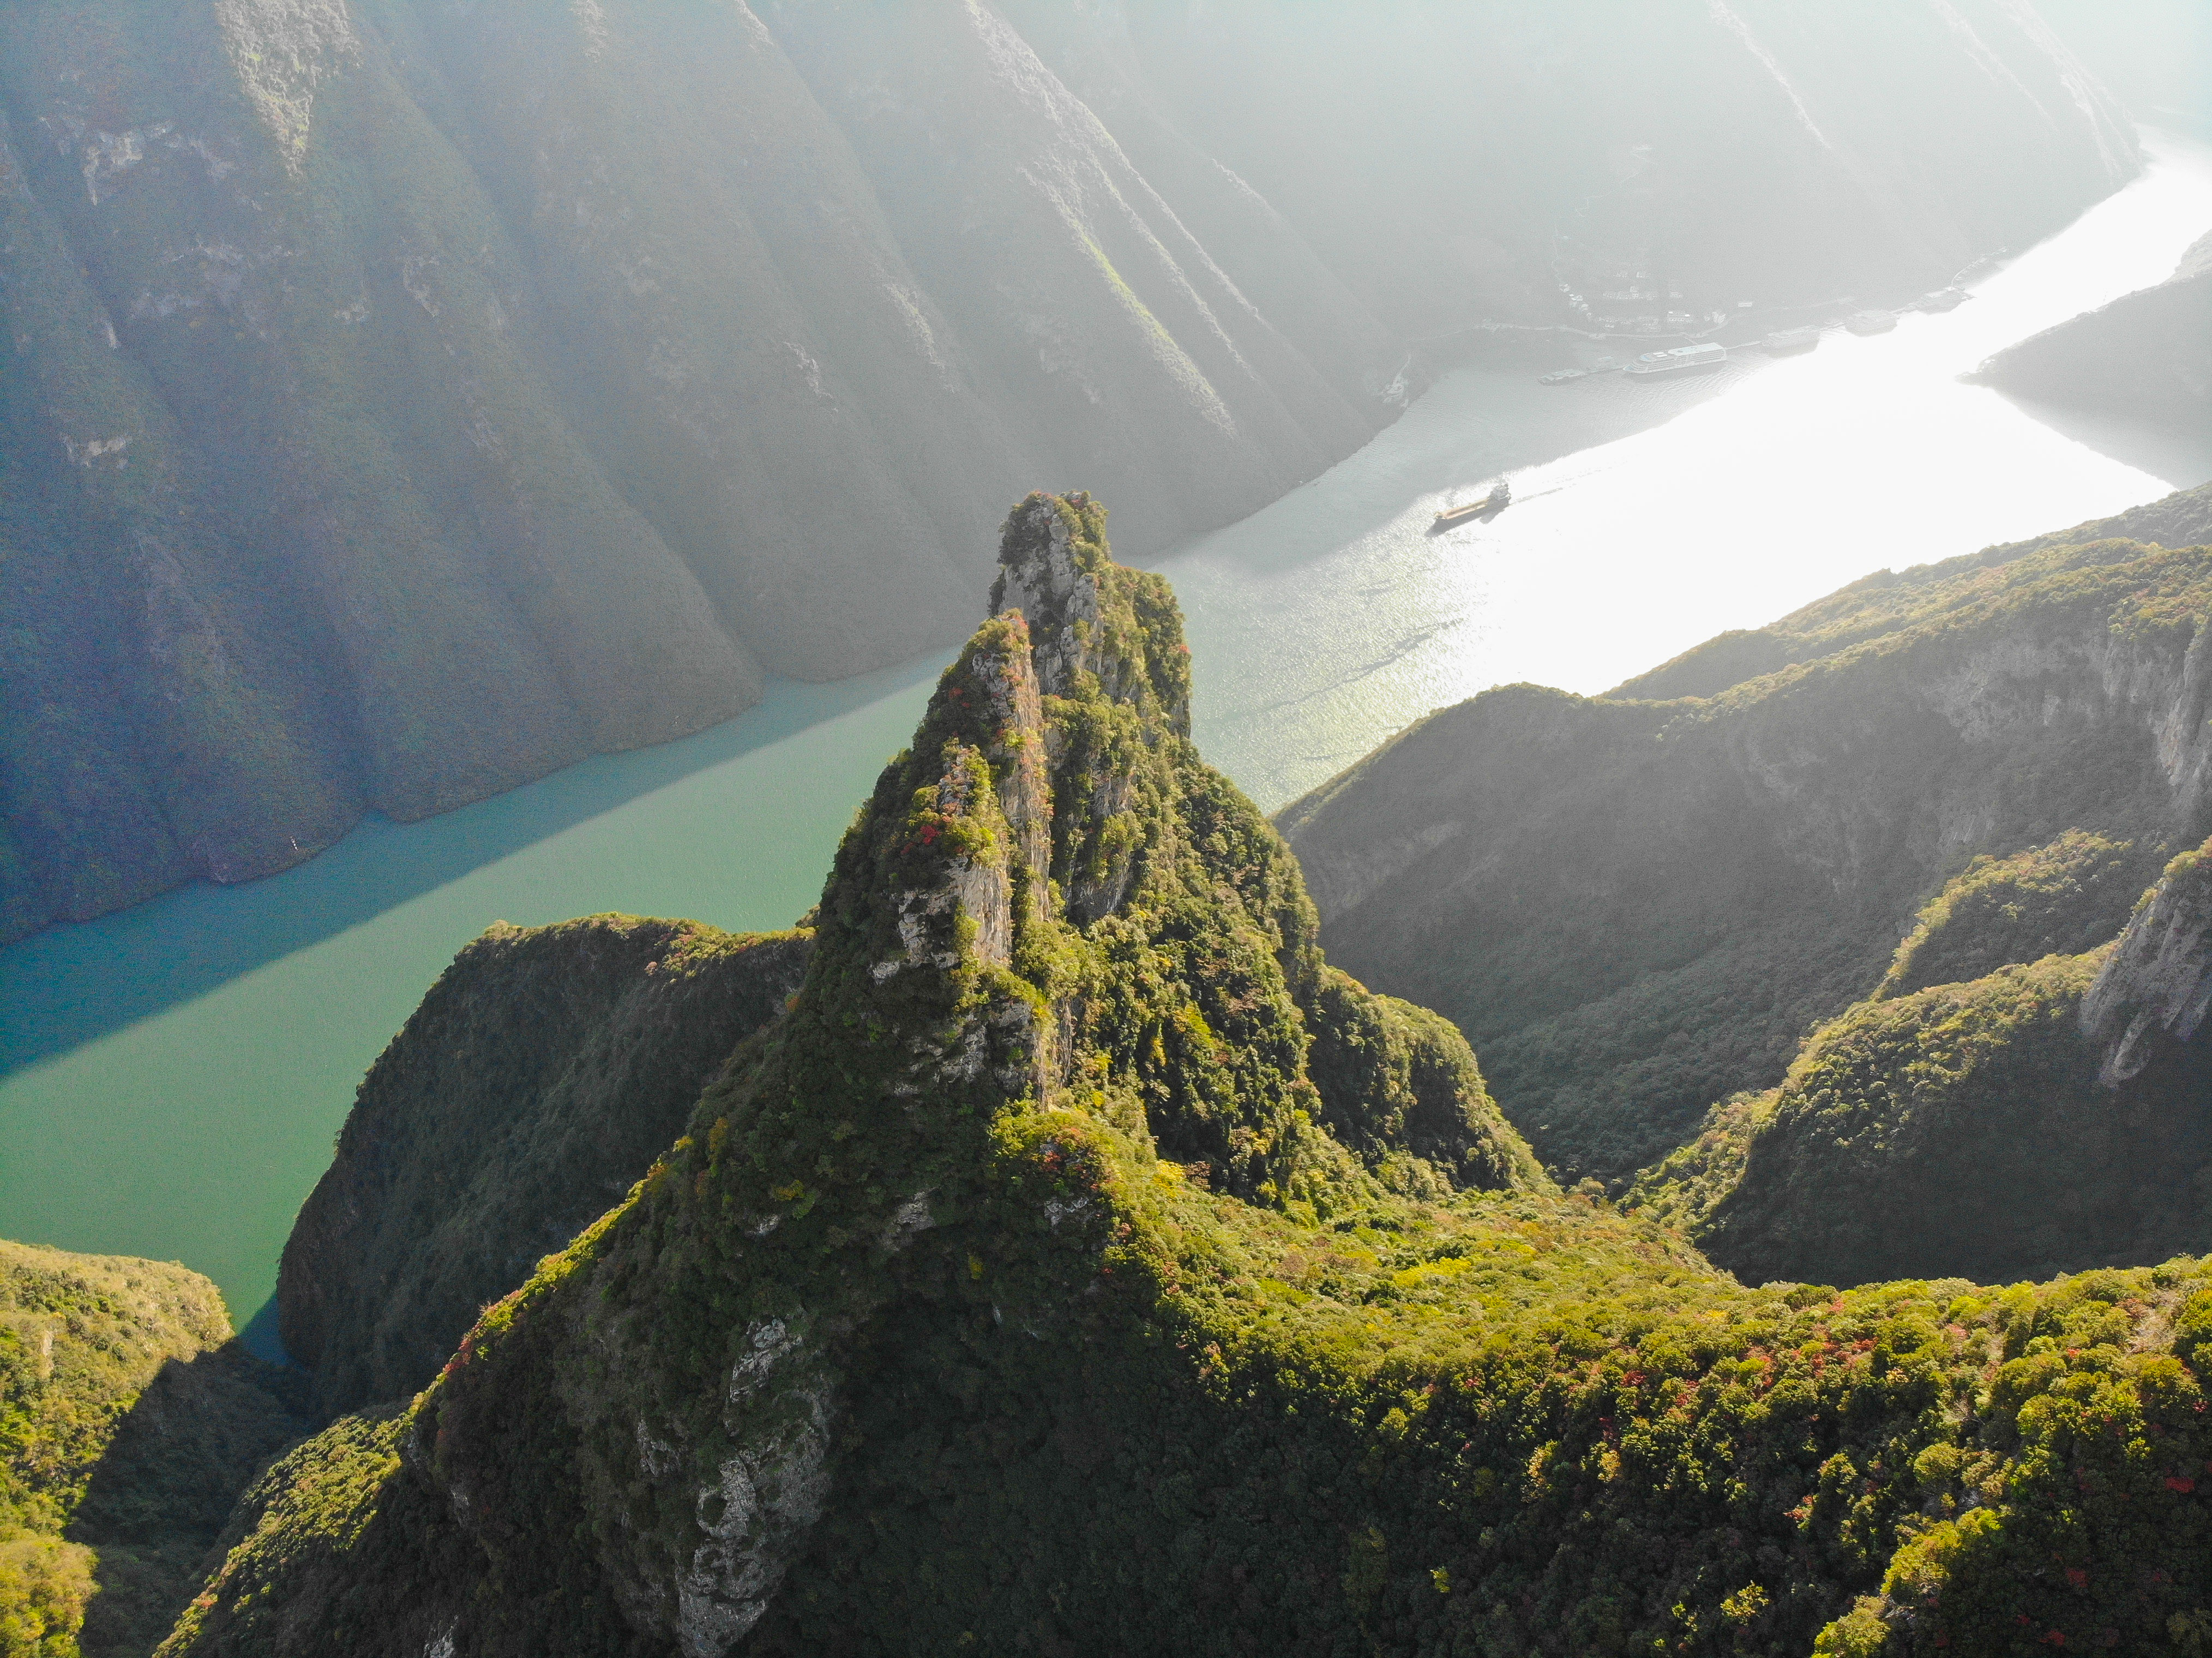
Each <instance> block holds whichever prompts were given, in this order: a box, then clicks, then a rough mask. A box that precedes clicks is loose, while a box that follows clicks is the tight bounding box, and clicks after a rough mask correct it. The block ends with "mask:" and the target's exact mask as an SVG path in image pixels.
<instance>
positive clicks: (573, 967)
mask: <svg viewBox="0 0 2212 1658" xmlns="http://www.w3.org/2000/svg"><path fill="white" fill-rule="evenodd" d="M808 942H809V935H808V934H806V933H805V932H787V933H776V934H768V935H762V934H732V933H726V932H721V931H720V930H719V929H718V928H714V927H710V926H702V925H701V924H699V923H698V922H696V921H653V920H640V919H639V918H637V917H635V916H628V915H594V916H590V917H586V918H585V919H584V920H575V921H567V922H563V923H562V924H560V925H559V926H548V927H535V928H522V927H513V926H507V925H506V924H505V923H503V922H502V923H500V924H498V925H495V926H493V927H492V928H491V929H490V930H489V932H486V933H485V934H484V935H483V937H482V938H478V939H477V940H476V941H475V942H474V943H472V944H470V945H469V946H468V947H467V948H466V949H465V950H462V951H461V953H460V955H459V957H457V958H456V959H455V960H454V962H453V965H452V966H451V967H450V968H448V969H447V970H446V972H445V973H444V975H441V977H440V979H439V981H438V982H437V983H436V984H435V986H433V987H431V990H430V993H429V994H428V996H426V997H425V998H424V999H423V1001H422V1005H421V1007H419V1008H418V1009H417V1010H416V1012H415V1014H414V1015H413V1017H410V1019H409V1020H408V1022H407V1024H406V1026H405V1028H404V1029H402V1030H401V1031H400V1032H399V1034H398V1035H397V1036H395V1037H394V1038H393V1039H392V1043H391V1045H390V1047H388V1048H386V1050H385V1052H384V1054H383V1055H382V1056H381V1057H380V1059H379V1060H377V1062H376V1064H375V1065H374V1066H372V1067H371V1068H370V1070H369V1072H368V1077H367V1078H366V1079H365V1080H364V1081H363V1082H362V1085H361V1094H360V1098H359V1100H358V1102H356V1105H355V1108H354V1109H353V1111H352V1113H351V1114H350V1115H349V1116H348V1118H347V1119H346V1125H345V1127H344V1129H343V1132H342V1133H340V1134H339V1136H338V1143H337V1157H335V1158H334V1159H333V1161H332V1163H331V1168H330V1169H329V1171H328V1172H327V1173H326V1174H325V1175H324V1176H323V1178H322V1180H321V1181H320V1182H319V1183H318V1185H317V1186H316V1187H315V1190H314V1192H313V1194H311V1195H310V1196H309V1198H308V1199H307V1203H306V1204H305V1205H304V1206H302V1207H301V1212H300V1219H299V1222H298V1224H296V1225H295V1227H294V1229H293V1231H292V1236H291V1237H290V1239H289V1241H288V1242H287V1243H286V1245H285V1249H284V1259H283V1268H282V1271H281V1273H280V1276H279V1278H278V1284H277V1308H278V1317H279V1328H280V1331H281V1333H282V1334H283V1340H284V1345H285V1349H286V1351H288V1352H289V1353H290V1354H291V1355H292V1356H293V1357H295V1359H297V1360H299V1361H300V1362H301V1363H304V1364H307V1365H309V1366H312V1367H313V1370H314V1372H315V1376H314V1384H313V1397H314V1400H315V1403H316V1406H317V1407H318V1409H319V1411H320V1412H322V1413H323V1414H324V1415H325V1417H328V1416H335V1415H337V1413H338V1412H341V1411H349V1410H356V1409H359V1408H360V1407H361V1406H364V1405H369V1404H374V1403H375V1402H376V1401H378V1400H387V1399H398V1398H404V1397H405V1396H407V1395H409V1394H413V1393H415V1392H416V1391H417V1390H418V1389H420V1388H422V1387H423V1386H424V1385H425V1384H426V1383H428V1382H429V1381H430V1379H431V1378H432V1377H433V1376H435V1375H436V1374H437V1373H438V1367H439V1366H440V1365H441V1364H442V1363H445V1362H446V1359H447V1357H448V1356H449V1355H450V1354H451V1353H452V1352H453V1348H454V1345H455V1344H457V1343H458V1342H459V1340H460V1339H461V1336H462V1334H463V1333H464V1332H465V1331H466V1330H467V1329H468V1327H469V1326H470V1325H471V1324H472V1323H474V1322H475V1321H476V1318H477V1314H478V1313H480V1312H481V1311H482V1310H483V1307H484V1304H485V1303H487V1302H490V1301H495V1300H497V1299H498V1298H499V1297H501V1296H502V1295H504V1294H506V1293H507V1291H509V1290H512V1289H513V1287H514V1286H515V1285H516V1284H520V1283H521V1282H522V1280H523V1279H524V1278H526V1277H527V1276H528V1275H529V1273H530V1271H531V1268H532V1266H535V1265H536V1263H537V1261H538V1259H539V1257H541V1256H543V1255H545V1254H550V1253H552V1252H553V1251H555V1250H557V1249H560V1248H563V1247H564V1246H565V1245H566V1244H567V1243H568V1241H569V1240H570V1239H571V1238H573V1237H574V1236H576V1234H577V1233H578V1232H580V1231H581V1230H583V1229H584V1227H585V1226H586V1224H589V1223H590V1222H591V1221H592V1220H593V1219H594V1218H597V1217H598V1216H599V1214H601V1213H602V1212H605V1210H606V1209H607V1207H608V1206H610V1205H611V1204H613V1203H614V1202H616V1201H617V1199H620V1198H621V1196H622V1195H623V1193H625V1192H627V1191H628V1190H629V1188H630V1187H631V1186H632V1185H633V1184H634V1183H635V1181H636V1180H637V1178H638V1176H640V1175H642V1174H643V1173H644V1172H645V1171H646V1169H647V1168H648V1167H649V1166H650V1165H651V1164H652V1163H653V1159H654V1158H655V1157H659V1155H660V1154H661V1153H662V1152H663V1151H666V1150H667V1148H668V1145H669V1143H670V1142H671V1140H673V1139H675V1138H676V1137H677V1135H678V1134H679V1133H682V1132H683V1129H684V1124H685V1122H686V1121H688V1120H689V1118H690V1114H691V1108H692V1107H693V1106H694V1105H695V1104H696V1102H697V1100H698V1097H699V1092H700V1090H701V1089H702V1088H704V1087H705V1086H706V1084H708V1082H709V1081H710V1080H712V1079H713V1078H714V1075H715V1073H716V1072H719V1071H720V1069H721V1067H722V1065H723V1063H724V1061H726V1060H727V1059H728V1058H729V1056H730V1053H731V1050H732V1049H733V1048H737V1047H738V1044H739V1043H740V1042H742V1041H743V1040H744V1038H745V1037H746V1036H748V1035H750V1034H751V1033H752V1032H753V1031H755V1030H756V1029H759V1028H760V1027H761V1026H762V1025H763V1024H765V1023H768V1022H769V1020H770V1019H772V1018H774V1017H776V1016H778V1015H779V1014H781V1012H782V1011H783V1010H784V1005H785V1004H786V1003H787V1001H788V1000H789V999H790V998H791V996H792V994H793V993H794V992H796V991H797V990H798V988H799V981H800V979H801V978H802V976H803V975H804V973H805V963H806V953H807V945H808Z"/></svg>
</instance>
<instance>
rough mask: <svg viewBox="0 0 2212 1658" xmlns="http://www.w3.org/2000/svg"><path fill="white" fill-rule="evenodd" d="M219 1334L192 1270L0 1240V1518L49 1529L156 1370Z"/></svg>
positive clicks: (206, 1286)
mask: <svg viewBox="0 0 2212 1658" xmlns="http://www.w3.org/2000/svg"><path fill="white" fill-rule="evenodd" d="M229 1339H230V1319H229V1316H228V1314H227V1313H226V1312H225V1311H224V1309H223V1304H222V1296H221V1294H220V1293H218V1292H217V1291H216V1287H215V1286H214V1285H213V1284H210V1283H209V1282H208V1281H207V1280H206V1279H205V1278H202V1277H201V1276H200V1275H199V1274H198V1273H197V1272H186V1271H185V1269H184V1268H183V1267H181V1266H174V1265H172V1264H166V1263H163V1262H160V1261H149V1260H131V1259H128V1258H126V1257H123V1256H118V1255H75V1254H67V1253H65V1252H64V1251H62V1250H59V1249H41V1248H35V1247H34V1246H32V1245H29V1244H22V1243H9V1242H0V1480H4V1481H5V1484H4V1485H0V1516H4V1517H5V1518H6V1519H8V1520H9V1521H14V1522H15V1523H17V1524H21V1525H27V1526H31V1527H37V1528H39V1529H40V1530H54V1529H58V1528H59V1527H60V1526H61V1525H62V1524H63V1522H64V1521H66V1520H67V1519H68V1518H69V1517H70V1515H71V1514H73V1513H74V1512H75V1511H76V1505H77V1503H78V1501H79V1499H80V1498H82V1496H83V1494H84V1486H85V1482H86V1480H87V1479H89V1478H90V1476H91V1473H92V1469H93V1467H94V1464H95V1463H97V1462H98V1461H99V1460H100V1455H101V1454H102V1453H103V1452H105V1451H106V1448H107V1444H108V1442H109V1440H110V1439H111V1438H112V1436H113V1434H114V1431H115V1425H116V1423H117V1421H118V1418H120V1417H121V1416H122V1414H123V1413H124V1412H125V1411H127V1410H129V1409H130V1408H131V1404H132V1403H133V1402H134V1401H135V1400H137V1397H138V1394H139V1392H140V1390H141V1389H143V1388H144V1387H145V1386H146V1384H147V1383H148V1382H151V1381H152V1380H153V1379H154V1376H155V1372H157V1371H158V1370H160V1369H161V1366H162V1364H163V1363H165V1362H166V1361H167V1360H169V1359H173V1358H179V1359H181V1358H191V1357H194V1356H195V1355H197V1354H199V1353H202V1352H204V1351H207V1350H209V1349H210V1348H213V1347H218V1346H221V1345H222V1344H223V1343H224V1342H226V1341H228V1340H229Z"/></svg>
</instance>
